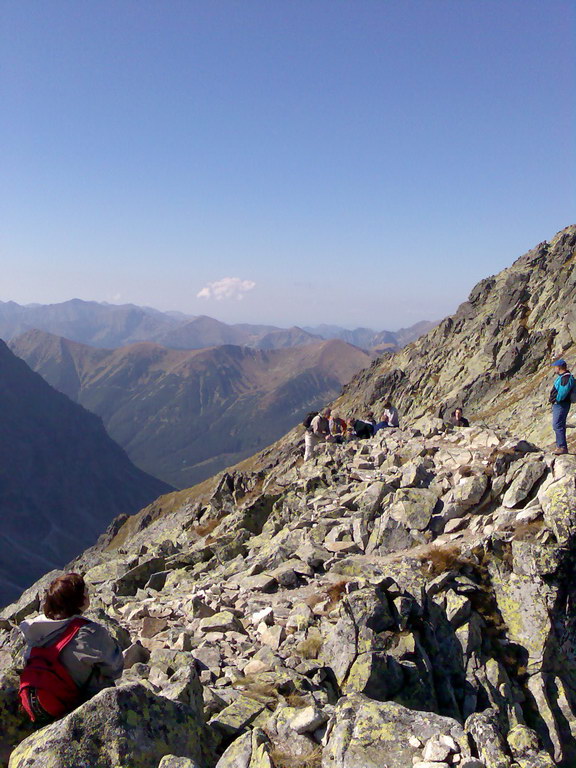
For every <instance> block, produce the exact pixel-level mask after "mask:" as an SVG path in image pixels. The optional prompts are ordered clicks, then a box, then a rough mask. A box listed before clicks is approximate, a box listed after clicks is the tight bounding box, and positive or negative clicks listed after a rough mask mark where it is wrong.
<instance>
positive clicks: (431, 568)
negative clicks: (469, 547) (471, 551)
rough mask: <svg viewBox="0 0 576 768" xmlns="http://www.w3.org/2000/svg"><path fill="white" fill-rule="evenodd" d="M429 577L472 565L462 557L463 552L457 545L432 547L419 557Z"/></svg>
mask: <svg viewBox="0 0 576 768" xmlns="http://www.w3.org/2000/svg"><path fill="white" fill-rule="evenodd" d="M418 559H419V560H420V562H421V563H422V568H423V569H424V571H425V573H426V575H427V576H439V575H440V574H441V573H446V571H451V570H454V569H455V568H461V567H462V566H464V565H470V561H469V560H467V559H466V558H464V557H462V550H461V549H460V547H458V546H456V545H455V544H446V545H444V546H440V547H438V546H434V545H432V546H430V547H428V548H427V549H426V551H425V552H421V553H420V554H419V555H418Z"/></svg>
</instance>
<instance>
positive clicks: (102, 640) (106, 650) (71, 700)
mask: <svg viewBox="0 0 576 768" xmlns="http://www.w3.org/2000/svg"><path fill="white" fill-rule="evenodd" d="M89 606H90V597H89V595H88V590H87V589H86V584H85V582H84V579H83V577H82V576H80V574H78V573H66V574H64V575H63V576H59V577H58V578H57V579H55V580H54V581H53V582H52V583H51V584H50V586H49V587H48V589H47V590H46V593H45V596H44V602H43V613H41V614H40V616H37V617H36V618H34V619H31V620H26V621H23V622H22V623H21V624H20V631H21V632H22V634H23V635H24V639H25V640H26V644H27V648H26V656H25V659H26V666H25V667H24V670H23V671H22V673H21V675H20V701H21V703H22V706H23V708H24V709H25V710H26V712H27V713H28V715H29V717H30V719H31V720H33V721H34V722H35V723H37V724H45V723H47V722H50V721H52V720H54V719H56V718H58V717H62V716H63V715H65V714H67V713H68V712H71V711H72V710H73V709H75V707H77V706H78V705H79V704H81V703H82V702H84V701H87V700H88V699H89V698H91V697H92V696H94V695H95V694H96V693H98V692H99V691H101V690H102V689H103V688H109V687H111V686H113V685H114V680H116V679H117V678H118V677H120V675H121V674H122V670H123V668H124V659H123V656H122V651H121V649H120V647H119V645H118V643H117V642H116V641H115V640H114V639H113V638H112V636H111V635H110V633H109V632H108V630H107V629H106V628H105V627H103V626H102V625H101V624H98V623H97V622H95V621H91V620H90V619H85V618H83V616H82V614H83V613H84V611H86V610H87V609H88V607H89Z"/></svg>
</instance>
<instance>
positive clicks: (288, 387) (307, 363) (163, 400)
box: [11, 331, 371, 487]
mask: <svg viewBox="0 0 576 768" xmlns="http://www.w3.org/2000/svg"><path fill="white" fill-rule="evenodd" d="M11 346H12V349H13V350H14V352H15V353H16V354H18V355H19V356H20V357H22V358H23V359H24V360H25V361H26V362H27V363H28V364H29V365H30V366H31V367H32V368H33V369H34V370H35V371H37V372H38V373H40V374H41V375H42V376H44V378H45V379H46V380H47V381H48V382H49V383H50V384H52V385H53V386H54V387H56V388H57V389H59V390H61V391H62V392H64V393H65V394H67V395H68V396H69V397H71V398H73V399H74V400H76V401H77V402H79V403H80V404H81V405H83V406H84V407H85V408H87V409H88V410H90V411H92V412H93V413H96V414H98V415H99V416H100V417H101V418H102V419H103V421H104V424H105V426H106V428H107V430H108V431H109V433H110V434H111V435H112V437H113V438H114V439H115V440H117V442H119V443H120V445H122V446H123V447H124V448H125V449H126V451H127V452H128V454H129V456H130V457H131V459H132V460H133V461H134V462H135V463H136V464H137V465H138V466H139V467H141V468H142V469H144V470H145V471H147V472H150V473H152V474H154V475H155V476H157V477H161V478H163V479H164V480H165V481H166V482H169V483H170V484H172V485H175V486H177V487H186V486H189V485H192V484H193V483H194V482H198V481H199V480H203V479H204V478H206V477H209V476H210V475H211V474H213V473H214V472H216V471H218V470H219V469H222V468H223V467H226V466H229V465H231V464H234V463H236V462H237V461H240V460H242V459H243V458H245V457H247V456H250V455H251V454H253V453H255V452H256V451H258V450H260V449H262V448H263V447H264V446H266V445H269V444H270V443H272V442H274V440H277V439H278V438H279V437H280V436H281V435H283V434H284V433H285V432H286V431H287V430H289V429H290V428H292V427H293V426H294V425H295V424H297V423H298V422H299V421H301V419H302V416H303V414H305V413H306V411H308V410H310V409H312V408H318V407H320V406H321V405H323V404H324V403H326V402H329V401H330V400H332V399H333V398H334V397H336V396H337V395H338V393H339V392H340V390H341V388H342V386H343V385H344V384H345V383H347V382H348V381H350V379H351V378H352V376H354V374H356V373H357V372H358V371H359V370H360V369H362V368H364V367H366V366H367V365H369V364H370V362H371V358H370V356H369V355H368V354H367V353H365V352H363V351H362V350H360V349H357V348H356V347H353V346H351V345H349V344H346V343H344V342H342V341H338V340H334V341H325V342H319V343H316V344H309V345H306V346H299V347H290V348H287V349H282V350H268V351H266V350H262V351H260V350H255V349H249V348H246V347H242V348H241V347H237V346H231V345H228V346H222V347H217V348H215V349H206V350H193V351H190V350H175V349H166V348H164V347H160V346H158V345H155V344H151V343H141V344H135V345H131V346H129V347H125V348H120V349H115V350H102V349H94V348H92V347H88V346H85V345H82V344H78V343H76V342H71V341H68V340H67V339H62V338H60V337H56V336H51V335H49V334H45V333H42V332H40V331H30V332H29V333H27V334H25V335H24V336H22V337H20V338H18V339H16V340H15V341H14V342H12V345H11Z"/></svg>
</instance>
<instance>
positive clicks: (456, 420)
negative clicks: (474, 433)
mask: <svg viewBox="0 0 576 768" xmlns="http://www.w3.org/2000/svg"><path fill="white" fill-rule="evenodd" d="M450 422H451V424H453V425H454V426H455V427H469V426H470V422H469V421H468V419H465V418H464V416H463V414H462V408H456V410H455V411H452V415H451V417H450Z"/></svg>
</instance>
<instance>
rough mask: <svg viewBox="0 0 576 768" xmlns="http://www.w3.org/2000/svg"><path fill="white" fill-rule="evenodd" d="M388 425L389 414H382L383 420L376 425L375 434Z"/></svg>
mask: <svg viewBox="0 0 576 768" xmlns="http://www.w3.org/2000/svg"><path fill="white" fill-rule="evenodd" d="M387 426H388V416H386V415H384V416H382V421H379V422H378V423H377V424H376V426H375V427H374V434H376V432H379V431H380V430H381V429H386V427H387Z"/></svg>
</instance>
